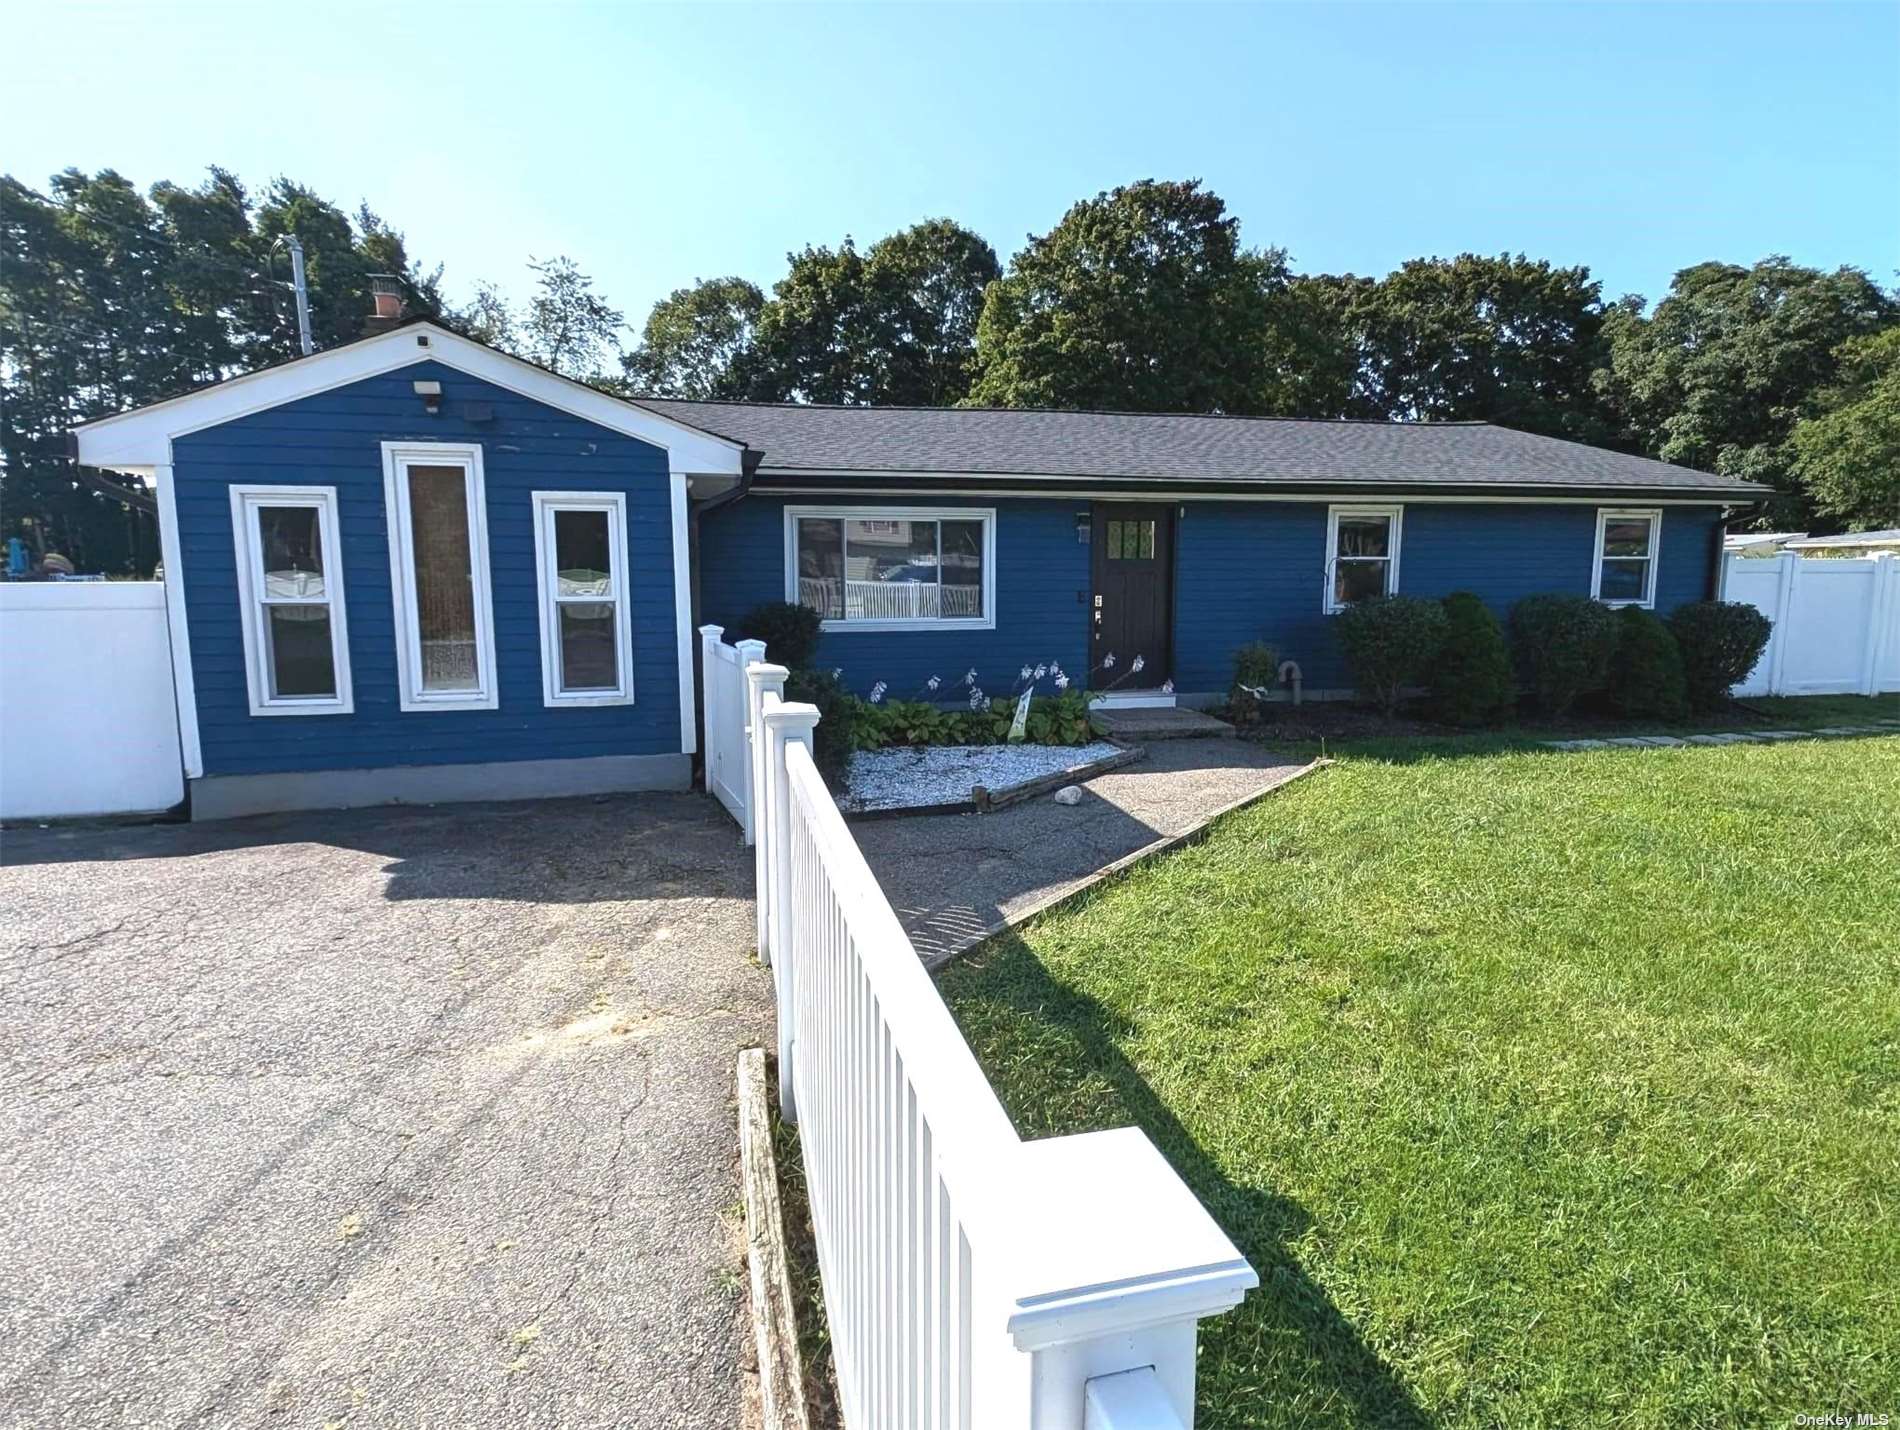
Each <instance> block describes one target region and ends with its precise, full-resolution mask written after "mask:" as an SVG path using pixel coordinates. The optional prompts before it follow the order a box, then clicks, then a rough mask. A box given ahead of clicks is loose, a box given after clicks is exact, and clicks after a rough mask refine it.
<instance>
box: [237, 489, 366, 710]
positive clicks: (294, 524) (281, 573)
mask: <svg viewBox="0 0 1900 1430" xmlns="http://www.w3.org/2000/svg"><path fill="white" fill-rule="evenodd" d="M231 527H232V534H233V537H234V542H233V545H234V548H235V552H236V557H237V586H238V600H239V602H240V616H241V619H242V624H243V632H244V666H245V683H246V686H247V688H248V691H249V695H250V706H251V713H252V714H253V715H344V714H348V713H349V712H350V711H351V710H352V709H354V706H353V704H352V702H351V695H350V648H349V633H348V630H347V629H346V627H345V623H344V616H343V579H342V568H341V567H340V566H338V564H337V555H336V553H337V551H338V549H339V548H338V546H337V536H336V532H337V521H336V488H335V487H274V486H234V487H232V488H231Z"/></svg>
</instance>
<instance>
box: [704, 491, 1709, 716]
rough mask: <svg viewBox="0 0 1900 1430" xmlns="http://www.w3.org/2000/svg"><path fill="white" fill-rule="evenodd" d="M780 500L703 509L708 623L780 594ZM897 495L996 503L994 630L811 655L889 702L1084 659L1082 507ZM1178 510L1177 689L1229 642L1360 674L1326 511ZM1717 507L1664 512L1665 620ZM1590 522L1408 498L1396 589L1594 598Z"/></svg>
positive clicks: (1215, 683) (997, 684)
mask: <svg viewBox="0 0 1900 1430" xmlns="http://www.w3.org/2000/svg"><path fill="white" fill-rule="evenodd" d="M786 504H787V503H786V500H785V499H783V498H779V497H748V498H747V499H746V500H744V501H742V502H739V503H738V504H736V505H734V506H731V507H727V508H724V509H722V510H720V511H717V512H714V513H712V514H711V515H709V516H708V517H707V518H706V519H705V523H704V526H703V528H702V531H701V534H700V562H701V577H700V580H701V604H702V606H703V608H704V612H705V615H704V619H706V620H710V621H716V622H718V623H720V624H722V625H726V626H733V625H736V624H737V623H738V620H739V618H740V617H741V616H742V615H743V614H744V613H745V612H746V611H748V610H749V609H751V608H752V607H753V606H755V605H757V604H759V603H760V602H762V601H779V600H783V599H784V598H785V560H784V540H785V536H784V532H785V527H784V510H785V506H786ZM793 504H794V505H800V506H822V505H826V504H827V503H826V502H825V501H824V500H823V499H799V500H795V501H794V502H793ZM858 504H859V505H871V504H873V503H872V502H871V501H870V500H868V499H867V500H866V501H865V502H863V503H858ZM893 504H899V505H904V506H931V505H938V506H942V505H953V506H954V505H969V506H976V505H994V506H995V507H996V510H997V532H996V549H997V581H996V593H997V602H996V604H997V628H996V629H995V630H994V631H948V632H944V633H943V634H941V635H939V634H936V633H922V634H915V633H909V632H905V633H896V634H893V633H890V632H870V631H864V632H833V633H828V634H827V635H826V636H825V637H824V640H823V641H822V642H821V644H820V647H819V660H820V662H821V663H822V664H824V665H826V666H836V667H839V668H841V669H842V670H843V671H844V675H845V682H846V684H847V685H848V686H849V687H850V688H851V689H852V690H855V691H858V692H859V693H862V692H863V691H865V690H867V689H869V688H870V686H871V685H872V684H873V683H874V682H876V681H879V680H883V681H887V682H889V684H890V686H891V689H892V692H893V694H895V695H901V696H908V695H911V694H912V693H914V692H916V691H917V690H918V688H919V687H920V686H921V685H922V684H923V682H924V681H925V680H926V679H927V678H928V677H930V676H931V675H941V676H943V677H944V679H945V682H946V685H949V684H951V683H953V682H955V681H956V680H958V679H960V677H961V675H962V673H963V672H964V671H965V670H968V669H970V668H971V667H975V668H976V670H977V672H978V676H979V679H980V680H981V682H982V684H983V686H984V688H985V689H986V690H988V691H990V692H991V693H995V694H1002V693H1007V692H1008V690H1009V689H1010V688H1011V687H1012V686H1013V685H1014V684H1015V681H1016V672H1017V670H1018V668H1019V667H1021V666H1022V665H1024V664H1029V665H1035V664H1037V663H1039V662H1041V661H1045V660H1052V659H1053V660H1059V661H1060V662H1061V663H1062V665H1063V667H1064V668H1065V669H1067V670H1070V671H1073V672H1082V671H1085V670H1086V669H1087V664H1088V661H1089V655H1088V653H1087V650H1088V643H1087V629H1088V627H1087V616H1088V611H1087V606H1086V596H1087V594H1088V592H1089V548H1088V547H1087V546H1084V545H1081V544H1080V543H1078V542H1077V541H1076V537H1075V523H1076V517H1077V515H1078V514H1081V513H1086V512H1087V510H1088V503H1087V502H1085V501H1074V500H1070V501H1055V500H1008V499H1001V500H996V501H994V502H984V501H983V500H982V499H981V498H980V497H977V496H975V495H972V496H970V497H969V498H966V499H965V500H964V501H962V502H957V501H953V500H935V501H931V500H902V501H901V502H900V501H896V500H895V499H894V501H893ZM1176 509H1177V511H1180V510H1185V513H1186V514H1185V515H1184V516H1181V517H1180V518H1179V519H1178V523H1177V532H1178V535H1177V537H1176V542H1177V545H1176V560H1175V573H1176V574H1175V623H1174V681H1175V685H1176V687H1177V688H1178V689H1179V690H1181V691H1182V692H1184V693H1196V694H1199V693H1209V692H1224V691H1225V690H1226V689H1227V687H1228V685H1229V683H1230V682H1231V681H1232V680H1233V659H1234V651H1235V649H1236V647H1238V646H1240V645H1241V644H1243V643H1244V642H1246V641H1250V640H1264V641H1266V642H1268V643H1269V644H1271V645H1272V646H1273V647H1274V648H1275V649H1277V650H1278V651H1280V652H1281V654H1282V656H1283V657H1285V658H1288V659H1293V660H1297V661H1299V662H1300V666H1301V672H1302V675H1303V676H1304V678H1305V680H1306V683H1307V686H1308V688H1309V689H1316V690H1317V689H1331V688H1341V687H1344V686H1346V685H1348V684H1350V683H1351V677H1350V675H1349V674H1348V672H1347V671H1346V668H1345V663H1344V662H1343V660H1341V658H1340V655H1339V650H1338V645H1337V643H1336V642H1335V640H1334V638H1333V633H1332V622H1331V620H1330V618H1328V617H1327V616H1324V615H1322V614H1321V612H1320V601H1321V593H1322V589H1323V584H1324V581H1325V567H1326V509H1327V504H1326V503H1325V502H1206V501H1200V502H1187V503H1185V504H1183V506H1182V507H1177V508H1176ZM1719 515H1720V511H1719V508H1716V507H1713V506H1709V507H1666V508H1664V509H1663V521H1662V555H1661V565H1660V566H1659V567H1658V570H1657V581H1656V606H1657V610H1658V611H1659V612H1667V611H1670V610H1673V609H1674V608H1675V607H1676V606H1678V605H1681V604H1682V603H1683V602H1685V601H1697V600H1701V599H1703V598H1704V597H1705V596H1706V595H1707V593H1708V574H1709V541H1710V532H1711V529H1712V528H1713V526H1714V524H1715V522H1716V520H1717V519H1718V517H1719ZM1596 517H1597V508H1596V506H1594V505H1591V504H1587V503H1584V504H1569V503H1556V502H1553V503H1548V504H1538V503H1503V502H1500V503H1495V504H1491V503H1465V502H1411V503H1408V504H1406V506H1405V517H1404V535H1403V538H1402V546H1401V552H1400V568H1399V589H1400V590H1401V591H1402V592H1403V593H1405V594H1407V595H1417V596H1443V595H1446V594H1447V593H1449V592H1452V591H1459V590H1465V591H1475V592H1476V593H1477V594H1478V595H1480V596H1482V597H1483V598H1484V600H1485V601H1486V603H1487V604H1489V605H1490V606H1491V607H1492V609H1494V610H1495V611H1496V612H1497V613H1498V615H1499V617H1500V618H1503V617H1505V616H1507V615H1508V614H1509V612H1510V608H1511V605H1512V603H1513V602H1516V601H1518V600H1520V599H1522V598H1523V597H1525V596H1529V595H1533V594H1536V593H1538V592H1545V591H1559V592H1572V593H1575V594H1579V595H1588V594H1589V591H1590V572H1591V568H1592V565H1593V562H1594V560H1595V547H1594V543H1595V540H1596ZM1078 593H1080V595H1081V598H1080V599H1078Z"/></svg>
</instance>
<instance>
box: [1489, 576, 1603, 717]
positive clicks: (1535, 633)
mask: <svg viewBox="0 0 1900 1430" xmlns="http://www.w3.org/2000/svg"><path fill="white" fill-rule="evenodd" d="M1511 645H1512V647H1513V654H1514V656H1515V658H1516V662H1517V669H1518V675H1519V677H1520V680H1521V682H1522V684H1523V686H1524V687H1525V688H1526V689H1528V690H1529V691H1531V693H1532V694H1533V695H1535V696H1536V699H1537V704H1538V708H1539V709H1541V710H1542V711H1543V712H1544V713H1545V714H1546V715H1566V714H1568V713H1569V712H1570V707H1571V706H1573V705H1575V704H1576V703H1577V701H1578V699H1579V698H1580V697H1582V696H1585V695H1589V694H1592V693H1594V692H1596V691H1598V690H1601V689H1603V687H1604V685H1605V683H1606V682H1607V681H1608V680H1609V678H1610V658H1611V656H1613V655H1615V653H1616V613H1615V612H1613V611H1612V610H1611V609H1610V608H1609V607H1608V606H1606V605H1604V604H1603V603H1602V602H1600V601H1593V600H1591V599H1590V598H1589V597H1588V596H1526V597H1525V598H1524V599H1523V600H1521V601H1519V602H1518V603H1517V604H1516V605H1515V606H1513V607H1512V608H1511Z"/></svg>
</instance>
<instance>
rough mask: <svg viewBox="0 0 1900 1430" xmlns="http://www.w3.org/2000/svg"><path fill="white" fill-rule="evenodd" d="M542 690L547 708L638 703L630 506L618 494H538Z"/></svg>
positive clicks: (536, 561)
mask: <svg viewBox="0 0 1900 1430" xmlns="http://www.w3.org/2000/svg"><path fill="white" fill-rule="evenodd" d="M534 570H535V576H536V584H537V586H538V588H539V590H540V592H541V695H542V700H543V702H544V703H545V704H547V705H549V706H563V705H627V704H631V703H632V701H633V629H632V624H631V622H630V621H629V620H628V619H627V503H626V497H625V496H624V495H622V494H621V493H619V492H536V493H535V494H534Z"/></svg>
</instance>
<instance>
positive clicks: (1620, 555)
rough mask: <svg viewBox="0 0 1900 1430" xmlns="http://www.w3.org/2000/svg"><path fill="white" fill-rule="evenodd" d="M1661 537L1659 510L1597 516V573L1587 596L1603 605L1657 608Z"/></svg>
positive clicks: (1603, 513) (1609, 513)
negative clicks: (1657, 559)
mask: <svg viewBox="0 0 1900 1430" xmlns="http://www.w3.org/2000/svg"><path fill="white" fill-rule="evenodd" d="M1661 537H1662V512H1661V510H1660V509H1658V508H1654V507H1648V508H1633V509H1629V510H1622V511H1618V510H1612V509H1609V508H1605V509H1604V510H1601V511H1599V512H1597V556H1596V570H1595V573H1594V575H1593V576H1592V578H1591V581H1590V594H1591V595H1592V596H1593V597H1595V598H1596V599H1597V600H1599V601H1602V602H1603V603H1604V604H1605V605H1610V606H1643V607H1653V606H1654V605H1655V604H1656V548H1657V544H1658V542H1659V541H1660V540H1661Z"/></svg>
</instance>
